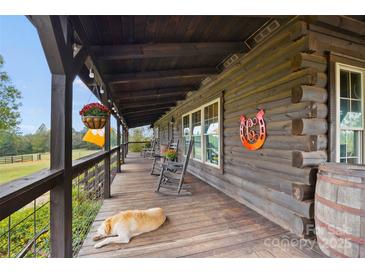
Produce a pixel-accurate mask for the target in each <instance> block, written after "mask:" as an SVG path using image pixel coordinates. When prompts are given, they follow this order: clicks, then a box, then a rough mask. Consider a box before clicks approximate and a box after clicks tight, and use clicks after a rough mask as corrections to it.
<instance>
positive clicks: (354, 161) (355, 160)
mask: <svg viewBox="0 0 365 274" xmlns="http://www.w3.org/2000/svg"><path fill="white" fill-rule="evenodd" d="M347 163H348V164H359V163H360V159H359V158H348V159H347Z"/></svg>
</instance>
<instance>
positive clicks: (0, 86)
mask: <svg viewBox="0 0 365 274" xmlns="http://www.w3.org/2000/svg"><path fill="white" fill-rule="evenodd" d="M3 65H4V59H3V57H2V56H1V55H0V130H12V129H16V128H17V126H18V125H19V123H20V113H19V107H20V106H21V103H20V102H19V101H18V100H20V99H21V93H20V91H19V90H17V89H16V88H15V87H14V86H13V85H12V83H11V80H10V78H9V76H8V74H7V73H6V72H5V71H3V70H2V68H3Z"/></svg>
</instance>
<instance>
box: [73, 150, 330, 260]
mask: <svg viewBox="0 0 365 274" xmlns="http://www.w3.org/2000/svg"><path fill="white" fill-rule="evenodd" d="M150 166H151V161H150V160H148V159H143V158H140V157H139V156H137V155H136V154H130V155H128V157H127V159H126V164H125V165H123V166H122V173H120V174H117V175H116V177H115V179H114V182H113V185H112V198H111V199H108V200H105V201H104V203H103V205H102V207H101V209H100V211H99V213H98V215H97V216H96V218H95V221H94V223H93V224H92V226H91V228H90V232H89V234H88V236H87V238H86V240H85V241H84V243H83V246H82V248H81V250H80V252H79V254H78V256H79V257H322V256H324V255H323V254H322V253H320V252H318V249H317V250H316V249H315V248H312V247H311V246H309V244H310V242H308V243H307V244H306V245H298V246H294V247H293V246H286V245H285V243H286V242H287V241H281V240H282V239H285V240H287V239H289V241H290V240H296V239H298V238H296V236H294V235H292V234H291V233H289V232H288V231H286V230H284V229H283V228H281V227H280V226H278V225H276V224H274V223H272V222H271V221H269V220H267V219H266V218H264V217H263V216H261V215H260V214H258V213H256V212H254V211H253V210H251V209H249V208H248V207H246V206H244V205H242V204H240V203H238V202H236V201H234V200H233V199H231V198H229V197H228V196H226V195H224V194H223V193H221V192H219V191H218V190H216V189H214V188H213V187H211V186H209V185H208V184H206V183H204V182H202V181H200V180H199V179H197V178H196V177H194V176H192V175H188V176H187V178H186V182H187V183H188V184H191V186H192V192H193V195H192V196H182V197H176V196H166V195H161V194H159V193H155V192H154V190H155V183H156V181H157V177H156V176H151V175H149V171H150ZM151 207H162V208H163V209H164V210H165V212H166V215H167V216H168V220H167V221H166V222H165V224H164V225H163V226H161V228H159V229H158V230H156V231H153V232H150V233H146V234H143V235H140V236H138V237H136V238H134V239H132V240H131V242H130V243H128V244H112V245H108V246H105V247H103V248H100V249H96V248H94V244H95V242H93V241H92V239H91V238H92V235H93V233H94V232H95V230H96V229H97V227H98V226H99V225H100V223H101V222H102V221H103V220H104V219H105V218H106V217H109V216H112V215H114V214H116V213H118V212H119V211H121V210H126V209H147V208H151ZM277 243H278V244H277Z"/></svg>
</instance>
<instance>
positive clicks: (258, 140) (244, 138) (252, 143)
mask: <svg viewBox="0 0 365 274" xmlns="http://www.w3.org/2000/svg"><path fill="white" fill-rule="evenodd" d="M264 115H265V111H264V110H263V109H260V110H259V112H257V114H256V117H255V118H252V119H251V118H246V116H244V115H241V118H240V120H241V126H240V138H241V142H242V145H243V146H244V147H246V148H247V149H249V150H257V149H259V148H261V147H262V146H263V144H264V143H265V140H266V125H265V120H264ZM256 125H258V126H259V130H260V132H259V133H257V132H256V131H255V130H254V129H253V127H254V126H256Z"/></svg>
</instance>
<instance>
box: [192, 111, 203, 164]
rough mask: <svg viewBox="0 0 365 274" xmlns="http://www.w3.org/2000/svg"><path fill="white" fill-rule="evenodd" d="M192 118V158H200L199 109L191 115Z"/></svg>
mask: <svg viewBox="0 0 365 274" xmlns="http://www.w3.org/2000/svg"><path fill="white" fill-rule="evenodd" d="M191 119H192V128H193V131H192V134H193V138H194V145H193V152H192V153H193V158H194V159H198V160H201V158H202V156H201V152H202V151H201V133H202V132H201V111H200V110H199V111H197V112H194V113H193V114H192V116H191Z"/></svg>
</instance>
